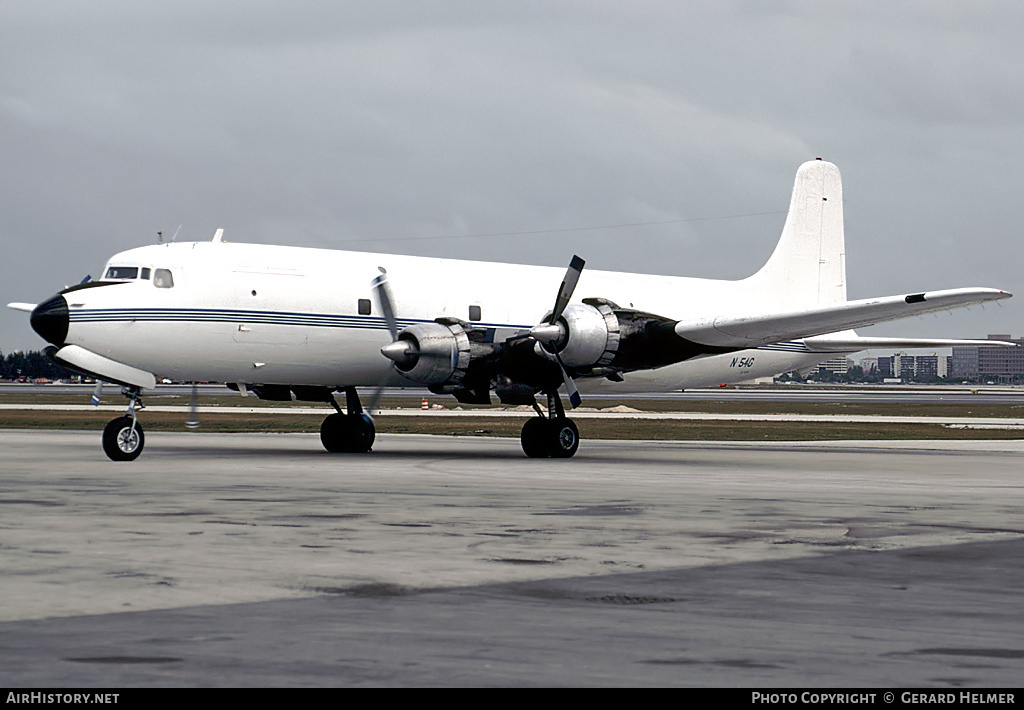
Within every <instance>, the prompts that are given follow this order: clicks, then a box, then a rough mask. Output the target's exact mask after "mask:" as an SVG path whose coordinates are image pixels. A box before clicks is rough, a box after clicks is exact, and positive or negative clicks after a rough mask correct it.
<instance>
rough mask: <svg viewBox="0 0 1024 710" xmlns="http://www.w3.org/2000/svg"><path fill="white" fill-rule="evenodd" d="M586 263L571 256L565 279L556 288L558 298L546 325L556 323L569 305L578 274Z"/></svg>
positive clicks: (577, 281) (577, 280)
mask: <svg viewBox="0 0 1024 710" xmlns="http://www.w3.org/2000/svg"><path fill="white" fill-rule="evenodd" d="M586 263H587V262H585V261H584V260H583V259H581V258H580V257H579V256H576V255H573V257H572V260H571V261H570V262H569V268H568V269H567V270H566V272H565V278H564V279H562V285H561V286H559V288H558V297H557V298H556V299H555V307H554V309H552V311H551V317H550V318H548V323H555V322H557V321H558V317H559V316H561V315H562V311H564V310H565V307H566V306H568V305H569V300H570V299H571V298H572V292H573V291H575V290H576V284H577V283H579V280H580V273H581V272H582V271H583V266H584V264H586Z"/></svg>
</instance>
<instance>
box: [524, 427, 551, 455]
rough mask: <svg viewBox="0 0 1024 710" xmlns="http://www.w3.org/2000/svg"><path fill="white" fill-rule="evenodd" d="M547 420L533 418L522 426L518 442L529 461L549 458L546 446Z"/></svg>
mask: <svg viewBox="0 0 1024 710" xmlns="http://www.w3.org/2000/svg"><path fill="white" fill-rule="evenodd" d="M547 425H548V420H547V419H542V418H540V417H533V418H532V419H529V420H527V422H526V424H524V425H523V431H522V433H521V434H520V435H519V442H520V443H521V444H522V445H523V453H525V454H526V455H527V456H529V457H530V458H531V459H544V458H547V457H548V456H550V453H549V451H548V450H549V446H548V438H549V436H548V426H547Z"/></svg>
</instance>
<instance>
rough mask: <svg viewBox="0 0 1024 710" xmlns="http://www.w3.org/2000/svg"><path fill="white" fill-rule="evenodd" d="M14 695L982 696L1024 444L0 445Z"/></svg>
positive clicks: (1019, 623) (1018, 657) (4, 617)
mask: <svg viewBox="0 0 1024 710" xmlns="http://www.w3.org/2000/svg"><path fill="white" fill-rule="evenodd" d="M0 451H2V452H3V459H2V461H0V481H2V486H0V504H2V507H0V510H2V511H3V518H2V522H0V531H2V536H0V564H2V570H3V572H2V573H0V574H2V576H0V579H2V585H3V586H2V594H0V669H2V670H0V680H2V681H3V683H4V684H5V685H7V686H47V687H56V686H106V687H131V686H145V685H159V686H289V685H295V686H340V685H344V686H358V685H372V686H380V685H389V686H424V685H440V686H452V685H588V686H600V685H685V686H691V685H708V686H745V687H781V686H801V687H828V686H833V687H834V686H854V687H915V686H917V687H920V686H927V687H965V686H967V687H970V686H974V687H981V686H1016V685H1019V682H1020V678H1021V677H1022V671H1024V641H1021V639H1022V638H1024V619H1022V618H1021V615H1020V613H1019V606H1020V592H1019V590H1020V589H1021V588H1024V554H1022V553H1024V524H1022V522H1021V513H1022V509H1024V498H1022V496H1021V493H1022V483H1021V463H1022V462H1024V442H1017V441H1011V442H999V441H991V442H989V441H986V442H957V443H943V442H918V443H915V442H910V443H894V442H879V443H875V444H871V443H860V442H857V443H842V442H837V443H831V444H830V443H825V444H822V443H817V442H815V443H772V444H749V443H736V444H703V443H673V442H609V441H584V442H583V445H582V446H581V448H580V452H579V454H577V456H576V457H575V458H573V459H571V460H567V461H545V460H532V459H527V458H525V457H524V456H523V455H522V452H521V451H520V449H519V444H518V441H515V440H510V439H491V438H479V439H478V438H452V437H428V436H398V435H392V436H387V435H381V436H380V437H379V438H378V442H377V444H376V446H375V450H374V452H373V453H371V454H367V455H361V456H336V455H335V456H332V455H329V454H326V453H324V452H323V451H322V449H321V448H320V444H319V440H318V438H317V437H316V436H315V435H295V434H273V435H259V434H241V435H214V434H195V433H188V434H185V433H182V434H167V433H153V434H151V435H150V436H149V437H148V439H147V445H146V451H145V453H144V454H143V456H142V458H140V459H139V460H138V461H136V462H134V463H131V464H115V463H112V462H110V461H108V460H107V459H106V458H105V457H104V456H103V454H102V452H101V451H100V448H99V435H98V432H41V431H13V430H6V431H0Z"/></svg>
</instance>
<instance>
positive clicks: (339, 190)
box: [0, 0, 1024, 353]
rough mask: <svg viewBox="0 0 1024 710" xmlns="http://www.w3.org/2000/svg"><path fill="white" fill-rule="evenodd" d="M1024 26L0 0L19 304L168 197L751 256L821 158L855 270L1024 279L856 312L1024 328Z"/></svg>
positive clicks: (603, 7)
mask: <svg viewBox="0 0 1024 710" xmlns="http://www.w3.org/2000/svg"><path fill="white" fill-rule="evenodd" d="M1022 38H1024V3H1020V2H1019V1H1017V0H992V1H986V0H973V1H972V2H970V3H965V2H940V1H937V0H904V1H901V2H891V0H887V1H885V2H875V1H870V0H868V1H865V0H858V1H857V2H828V3H824V2H819V1H812V0H807V1H792V2H783V1H778V2H766V1H765V2H762V1H759V0H748V1H743V0H731V1H729V0H715V1H714V2H678V1H675V0H672V1H669V0H631V2H629V3H625V2H610V1H602V0H576V1H572V0H545V1H526V2H519V1H513V0H502V1H501V2H484V1H481V0H475V1H470V0H437V1H435V2H432V1H430V0H416V1H413V0H407V1H404V2H398V1H394V2H389V1H387V0H375V1H374V2H338V1H335V2H308V1H304V0H291V2H287V3H284V2H270V1H268V0H248V1H247V2H244V3H243V2H218V1H216V0H201V1H199V0H177V1H176V2H164V3H158V2H152V3H140V2H136V1H134V0H131V1H130V0H91V1H90V2H88V3H83V2H79V1H77V0H65V1H60V0H52V1H49V2H45V3H36V2H3V3H0V66H2V67H3V69H2V71H0V158H2V166H0V207H2V209H0V244H2V248H3V258H2V265H0V303H7V302H8V301H30V302H39V301H41V300H43V299H45V298H47V297H48V296H50V295H52V294H53V293H54V292H56V291H57V290H58V289H59V288H61V287H63V286H64V285H66V284H71V283H77V282H78V281H80V280H81V279H82V277H84V276H85V275H86V274H92V275H93V276H94V277H95V276H97V275H98V274H99V271H100V269H101V267H102V265H103V263H104V262H105V261H106V259H107V257H108V256H109V255H111V254H113V253H115V252H117V251H121V250H123V249H128V248H131V247H135V246H140V245H143V244H149V243H154V242H155V241H156V233H157V231H158V230H162V231H163V232H164V234H165V235H170V234H172V233H174V231H175V230H176V229H177V228H178V226H179V225H182V226H181V231H180V234H179V235H178V240H179V241H193V240H207V239H209V238H210V237H211V236H212V234H213V232H214V230H215V229H216V228H218V227H223V228H224V229H225V237H226V238H227V239H229V240H232V241H246V242H259V243H274V244H291V245H302V246H321V247H327V248H338V249H358V250H363V251H387V252H396V253H409V254H423V255H431V256H444V257H456V258H470V259H486V260H494V261H514V262H525V263H534V264H548V265H563V264H566V263H567V262H568V260H569V258H570V257H571V256H572V254H574V253H578V254H580V255H581V256H583V257H584V258H586V259H587V263H588V267H590V268H600V269H613V270H618V269H621V270H629V271H639V272H655V273H665V274H674V275H686V276H706V277H715V278H742V277H744V276H747V275H749V274H750V273H752V272H753V271H755V270H756V269H757V268H758V267H759V266H760V265H761V263H762V262H763V261H764V260H765V259H766V258H767V256H768V255H769V254H770V253H771V250H772V248H773V247H774V245H775V242H776V240H777V238H778V234H779V232H780V230H781V227H782V222H783V219H784V212H785V210H786V208H787V206H788V203H789V193H790V190H791V189H792V182H793V176H794V174H795V171H796V169H797V167H798V166H799V164H800V163H802V162H803V161H805V160H808V159H812V158H814V157H816V156H821V157H823V158H825V159H827V160H831V161H832V162H834V163H836V164H837V165H838V166H839V168H840V170H841V171H842V173H843V181H844V184H843V187H844V194H845V211H846V239H847V265H848V282H849V291H850V297H851V298H864V297H868V296H875V295H891V294H897V293H902V292H908V291H917V290H925V289H940V288H954V287H959V286H993V287H997V288H1003V289H1007V290H1009V291H1013V292H1016V293H1018V294H1019V295H1018V297H1017V298H1015V299H1012V300H1010V301H1007V302H1005V303H1004V305H1003V306H1002V307H999V306H996V305H990V306H987V307H986V308H985V309H982V308H980V307H978V308H974V309H971V310H969V311H958V312H957V313H956V314H954V315H947V314H941V315H939V316H927V317H923V318H920V319H915V320H911V321H907V322H904V323H902V324H890V325H887V326H884V327H876V328H873V329H870V330H868V331H863V332H867V333H868V334H875V335H911V336H922V337H927V336H934V337H940V336H956V337H984V336H985V335H986V334H987V333H996V332H1002V333H1012V334H1014V335H1017V336H1020V335H1022V334H1024V322H1022V318H1021V314H1022V313H1024V311H1022V308H1021V303H1022V302H1024V288H1022V287H1021V282H1022V275H1021V273H1022V263H1021V262H1022V260H1021V258H1020V255H1021V246H1020V232H1021V227H1022V225H1024V200H1022V197H1021V190H1022V187H1024V168H1022V164H1024V98H1022V97H1024V49H1022ZM658 222H660V223H662V224H649V223H658ZM613 225H635V226H618V227H615V226H613ZM513 233H514V234H513ZM368 278H369V277H368ZM514 288H523V289H526V288H547V289H549V290H551V292H552V294H554V291H555V289H556V288H557V284H519V285H515V284H510V289H514ZM595 295H599V294H595ZM552 297H553V295H552ZM686 308H687V304H685V303H680V304H679V308H678V311H677V312H673V313H666V314H664V315H668V316H673V317H677V318H684V317H686ZM44 344H45V343H43V342H42V340H40V339H39V338H37V337H36V336H35V334H34V333H32V331H31V329H30V328H29V327H28V322H27V314H24V313H17V312H14V311H9V310H7V309H3V311H2V312H0V350H2V351H3V352H5V353H6V352H10V351H11V350H14V349H29V348H30V349H39V348H41V347H42V346H43V345H44Z"/></svg>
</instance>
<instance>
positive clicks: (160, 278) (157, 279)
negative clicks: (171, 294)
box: [153, 269, 174, 288]
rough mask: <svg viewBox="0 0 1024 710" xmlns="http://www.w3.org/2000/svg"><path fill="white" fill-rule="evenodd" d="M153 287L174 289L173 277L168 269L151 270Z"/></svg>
mask: <svg viewBox="0 0 1024 710" xmlns="http://www.w3.org/2000/svg"><path fill="white" fill-rule="evenodd" d="M153 285H154V286H156V287H157V288H174V277H173V276H172V275H171V272H170V270H169V269H154V270H153Z"/></svg>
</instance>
